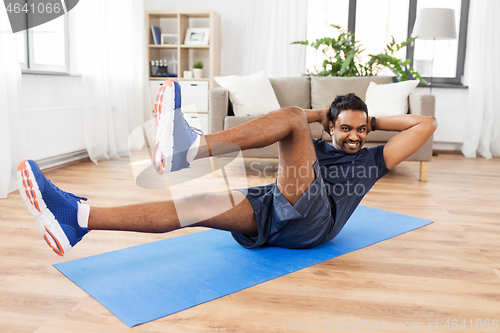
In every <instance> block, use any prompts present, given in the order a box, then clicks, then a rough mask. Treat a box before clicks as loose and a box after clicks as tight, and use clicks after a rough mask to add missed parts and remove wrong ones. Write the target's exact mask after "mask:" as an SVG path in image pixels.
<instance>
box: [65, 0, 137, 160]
mask: <svg viewBox="0 0 500 333" xmlns="http://www.w3.org/2000/svg"><path fill="white" fill-rule="evenodd" d="M73 11H74V12H75V13H74V15H73V13H72V12H73ZM73 11H72V12H70V14H72V15H73V17H74V19H75V21H76V22H75V31H76V34H77V35H76V38H75V39H76V44H77V50H76V53H75V54H76V57H77V68H78V69H77V70H78V71H79V72H80V73H82V76H83V80H82V89H83V94H82V96H83V112H84V117H83V121H84V134H85V143H86V146H87V151H88V153H89V156H90V158H91V159H92V161H94V162H97V161H99V160H107V159H110V158H117V157H120V156H127V155H128V154H129V147H128V135H129V133H131V132H132V130H133V129H134V128H136V127H137V126H139V125H140V124H142V122H143V121H144V109H145V99H144V96H147V94H145V89H147V85H146V75H147V73H146V72H145V70H144V69H145V65H144V62H145V55H144V50H145V38H144V36H145V30H144V24H145V22H144V2H143V1H142V0H140V1H137V0H106V1H101V0H86V1H80V2H79V3H78V5H77V6H76V7H75V9H74V10H73ZM135 148H140V147H135Z"/></svg>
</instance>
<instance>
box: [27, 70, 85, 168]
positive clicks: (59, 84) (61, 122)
mask: <svg viewBox="0 0 500 333" xmlns="http://www.w3.org/2000/svg"><path fill="white" fill-rule="evenodd" d="M81 79H82V78H81V77H78V76H54V75H32V74H23V76H22V83H21V87H22V89H21V100H22V102H21V103H22V111H21V121H22V122H23V124H24V127H25V129H26V135H27V138H26V139H27V140H26V141H27V148H28V156H29V158H31V159H34V160H42V159H47V158H52V157H55V156H59V155H64V154H68V153H73V152H76V151H79V150H82V149H85V142H84V137H83V126H82V124H83V122H82V117H83V113H82V100H81V95H80V93H81Z"/></svg>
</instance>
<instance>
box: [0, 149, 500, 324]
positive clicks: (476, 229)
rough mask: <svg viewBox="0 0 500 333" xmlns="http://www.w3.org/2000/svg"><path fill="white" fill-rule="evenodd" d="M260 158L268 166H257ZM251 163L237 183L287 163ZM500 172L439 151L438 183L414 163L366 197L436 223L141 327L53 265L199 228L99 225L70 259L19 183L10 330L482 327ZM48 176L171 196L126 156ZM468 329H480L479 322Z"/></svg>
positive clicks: (2, 208) (496, 284)
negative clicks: (138, 173)
mask: <svg viewBox="0 0 500 333" xmlns="http://www.w3.org/2000/svg"><path fill="white" fill-rule="evenodd" d="M207 161H208V160H207ZM255 161H257V162H256V163H257V164H259V166H257V164H255V163H254V164H253V165H251V163H252V162H255ZM208 163H209V162H208ZM247 166H248V176H247V178H245V177H239V178H237V179H236V180H235V182H236V183H237V184H238V185H237V186H245V185H246V184H247V183H248V185H260V184H266V183H269V182H272V181H273V179H272V177H263V175H260V176H259V171H256V170H263V167H264V166H268V169H266V170H267V171H268V174H269V173H270V172H269V171H273V170H274V171H276V166H277V164H276V161H273V160H266V161H259V160H250V161H247ZM207 168H210V165H209V164H208V165H207ZM499 171H500V159H491V160H486V159H483V158H476V159H466V158H464V157H462V156H460V155H446V154H440V155H439V156H438V157H435V158H434V159H433V161H432V162H431V163H430V164H429V173H428V181H427V182H419V181H418V177H419V164H418V163H416V162H404V163H402V164H401V165H400V166H398V167H397V168H396V169H395V170H393V171H392V172H391V173H390V174H389V175H387V176H386V177H384V178H383V179H382V180H381V181H379V182H378V183H377V184H376V185H375V187H374V188H373V189H372V191H371V192H370V193H369V194H368V195H367V196H366V197H365V199H364V200H363V202H362V204H364V205H367V206H371V207H375V208H380V209H385V210H389V211H391V212H395V213H401V214H406V215H411V216H415V217H420V218H424V219H429V220H433V221H435V223H433V224H431V225H429V226H426V227H423V228H420V229H418V230H415V231H412V232H409V233H406V234H403V235H401V236H398V237H395V238H393V239H390V240H387V241H384V242H381V243H378V244H375V245H373V246H370V247H368V248H364V249H361V250H358V251H355V252H352V253H349V254H346V255H344V256H341V257H339V258H336V259H332V260H328V261H325V262H323V263H321V264H318V265H315V266H312V267H309V268H306V269H303V270H300V271H298V272H295V273H292V274H289V275H286V276H283V277H281V278H278V279H275V280H271V281H268V282H266V283H263V284H260V285H257V286H254V287H251V288H248V289H246V290H243V291H240V292H237V293H234V294H232V295H228V296H226V297H222V298H220V299H217V300H214V301H211V302H208V303H205V304H201V305H199V306H196V307H194V308H191V309H188V310H185V311H182V312H179V313H176V314H173V315H171V316H168V317H165V318H162V319H159V320H156V321H153V322H150V323H147V324H144V325H140V326H138V327H135V328H133V329H130V328H128V327H127V326H126V325H125V324H123V323H122V322H121V321H120V320H119V319H117V318H116V317H115V316H114V315H112V314H111V313H110V312H109V311H108V310H107V309H106V308H104V307H103V306H102V305H101V304H100V303H98V302H97V301H95V300H94V299H93V298H91V297H90V296H88V295H87V294H86V293H85V292H84V291H82V290H81V289H80V288H79V287H77V286H76V285H74V284H73V283H72V282H71V281H69V280H68V279H67V278H66V277H64V276H63V275H62V274H61V273H59V272H58V271H57V270H56V269H55V268H54V267H52V265H53V264H55V263H57V262H61V261H67V260H72V259H77V258H82V257H86V256H90V255H94V254H99V253H103V252H108V251H112V250H117V249H121V248H126V247H130V246H134V245H138V244H143V243H147V242H152V241H156V240H160V239H165V238H168V237H175V236H178V235H182V234H186V233H191V232H197V231H199V230H201V228H192V229H183V230H178V231H175V232H172V233H169V234H141V233H127V232H106V231H102V232H99V231H93V232H91V233H90V234H89V235H87V236H86V237H85V239H84V241H82V242H81V243H79V244H78V246H76V247H75V248H74V249H72V251H71V252H70V253H69V254H68V255H67V256H66V257H64V258H60V257H58V256H56V255H55V254H54V253H53V252H52V251H51V250H50V249H49V248H48V247H47V245H46V244H45V242H44V241H43V239H42V237H41V235H40V232H39V230H38V228H37V226H36V223H35V222H34V220H33V219H32V217H31V215H30V214H29V212H28V211H27V210H26V209H25V208H24V204H23V202H22V200H21V199H20V196H19V193H18V192H14V193H12V194H10V195H9V197H8V198H7V199H4V200H0V230H1V232H0V331H1V332H38V333H41V332H129V331H135V332H215V331H217V332H286V331H297V329H295V330H294V329H292V328H293V327H294V326H293V323H297V324H298V323H299V322H302V323H304V324H305V323H307V322H311V323H314V322H320V323H322V324H325V323H330V324H332V325H335V323H345V322H349V321H351V322H355V321H357V320H364V321H365V325H364V326H363V325H360V326H358V328H357V329H353V328H352V327H351V326H350V330H351V331H356V332H369V331H377V332H380V331H381V329H380V328H381V327H379V329H376V328H377V327H376V325H377V324H378V325H381V323H382V321H383V322H384V323H387V322H391V323H392V324H393V325H394V327H393V329H392V330H390V331H394V332H408V331H412V329H399V330H398V329H394V328H395V325H396V324H397V323H398V322H401V323H410V324H411V325H413V324H412V323H414V322H415V323H416V322H421V323H422V325H423V328H422V329H420V331H433V332H438V331H442V332H449V331H455V330H452V329H447V328H445V327H444V324H445V322H446V320H447V319H450V320H453V319H457V320H458V322H459V323H461V322H462V320H464V319H465V320H466V322H467V325H470V322H469V320H471V319H472V323H473V326H474V327H475V325H476V320H477V319H480V320H482V321H483V323H484V321H485V320H486V319H489V321H490V323H491V321H492V320H493V319H496V320H498V321H500V205H499V198H500V195H499V185H500V172H499ZM45 174H46V175H47V177H48V178H49V179H51V180H52V181H53V182H54V183H55V184H56V185H59V186H60V187H61V188H62V189H64V190H66V191H69V192H72V193H75V194H77V195H81V196H87V197H88V198H89V199H90V200H89V203H90V204H91V205H95V206H115V205H125V204H135V203H139V202H149V201H158V200H164V199H167V198H170V197H171V193H170V192H169V191H168V190H166V189H165V190H146V189H141V188H139V187H137V186H136V185H135V184H134V180H133V176H132V171H131V168H130V165H129V159H128V158H122V159H118V160H111V161H104V162H100V163H99V164H98V165H95V164H93V163H91V162H90V161H81V162H76V163H72V164H69V165H65V166H62V167H58V168H53V169H50V170H47V171H46V172H45ZM219 178H220V177H219ZM219 183H220V179H218V178H217V177H211V178H210V177H208V178H204V179H203V180H200V181H199V182H198V183H197V185H195V187H196V188H192V189H191V190H193V191H194V190H207V191H208V190H215V189H219V190H224V184H223V183H222V184H219ZM191 190H190V189H189V188H187V189H186V194H189V193H190V191H191ZM228 237H230V236H229V235H228ZM293 320H295V322H294V321H293ZM324 320H326V321H324ZM429 320H430V321H431V322H436V321H438V324H439V329H437V330H430V329H429V328H428V325H429ZM367 321H369V322H371V323H372V328H371V329H370V328H369V326H368V327H367V325H366V322H367ZM477 323H479V321H477ZM410 324H407V325H410ZM450 324H451V322H450ZM490 325H491V324H490ZM499 325H500V324H499ZM408 327H409V326H408ZM332 328H334V327H332ZM346 330H349V329H347V328H345V329H344V331H346ZM413 330H417V329H416V328H414V329H413ZM299 331H301V330H299ZM306 331H311V330H306ZM318 331H321V330H319V329H318ZM460 331H462V330H460ZM467 331H472V330H471V329H470V327H469V326H468V329H467ZM473 331H477V332H480V331H486V332H492V331H494V330H492V329H491V328H490V330H485V329H484V328H483V329H474V330H473ZM497 331H500V328H499V329H498V330H497Z"/></svg>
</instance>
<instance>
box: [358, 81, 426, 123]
mask: <svg viewBox="0 0 500 333" xmlns="http://www.w3.org/2000/svg"><path fill="white" fill-rule="evenodd" d="M417 85H418V81H417V80H410V81H403V82H397V83H389V84H376V83H375V82H370V84H369V85H368V89H367V90H366V100H365V102H366V105H367V106H368V114H369V115H370V116H372V117H387V116H399V115H403V114H407V113H408V95H410V92H411V91H412V90H413V89H415V87H416V86H417Z"/></svg>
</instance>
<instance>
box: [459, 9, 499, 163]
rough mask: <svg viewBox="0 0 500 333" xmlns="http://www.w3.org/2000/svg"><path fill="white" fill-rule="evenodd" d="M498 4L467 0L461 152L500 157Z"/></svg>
mask: <svg viewBox="0 0 500 333" xmlns="http://www.w3.org/2000/svg"><path fill="white" fill-rule="evenodd" d="M499 19H500V1H498V0H481V1H471V3H470V12H469V27H468V36H467V58H466V71H465V83H466V84H467V85H468V86H469V105H468V110H467V126H466V132H465V138H464V145H463V148H462V153H463V154H464V155H465V156H467V157H476V153H479V154H480V155H481V156H483V157H486V158H491V157H493V156H495V157H500V94H499V92H500V83H499V81H498V78H499V77H500V63H499V61H498V57H499V55H500V20H499Z"/></svg>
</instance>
